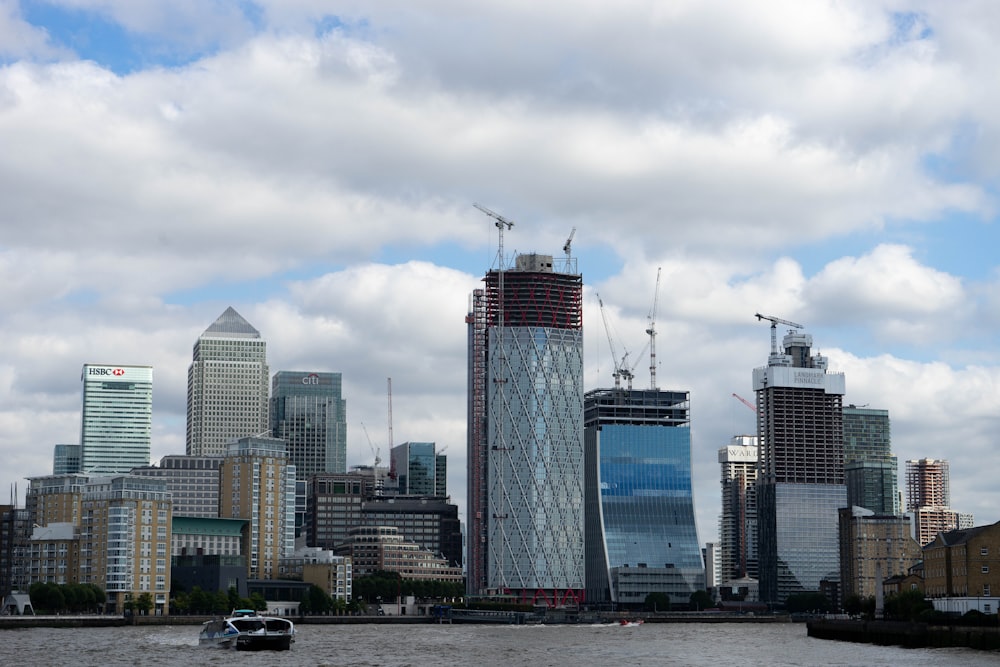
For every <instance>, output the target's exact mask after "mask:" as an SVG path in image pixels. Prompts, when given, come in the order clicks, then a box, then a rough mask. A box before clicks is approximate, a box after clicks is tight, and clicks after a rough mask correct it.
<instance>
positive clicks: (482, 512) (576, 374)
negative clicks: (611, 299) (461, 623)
mask: <svg viewBox="0 0 1000 667" xmlns="http://www.w3.org/2000/svg"><path fill="white" fill-rule="evenodd" d="M498 227H499V224H498ZM567 245H568V244H567ZM501 248H502V244H501ZM500 258H501V261H500V264H502V250H501V253H500ZM484 283H485V287H484V288H483V289H477V290H475V292H474V293H473V295H472V304H471V312H470V313H469V315H468V317H467V318H466V322H467V323H468V331H469V340H468V344H469V377H468V381H469V405H468V420H469V429H468V467H469V480H468V559H467V570H468V590H469V593H470V594H491V593H495V594H504V595H514V596H516V597H518V598H519V599H520V600H522V601H525V602H533V603H539V604H549V605H555V604H563V603H566V602H579V601H581V600H582V597H583V595H582V589H583V586H584V555H583V551H584V535H583V533H584V526H583V308H582V299H583V280H582V277H581V276H580V275H579V274H578V273H577V272H576V266H575V260H572V259H571V258H569V256H568V253H567V258H566V259H565V260H559V261H558V262H553V258H552V256H551V255H539V254H526V255H519V256H518V257H517V258H516V259H515V266H514V267H513V268H512V269H504V268H502V266H501V267H500V268H497V269H493V270H490V271H489V272H488V273H487V274H486V276H485V278H484Z"/></svg>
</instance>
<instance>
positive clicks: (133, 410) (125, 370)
mask: <svg viewBox="0 0 1000 667" xmlns="http://www.w3.org/2000/svg"><path fill="white" fill-rule="evenodd" d="M80 380H81V382H83V412H82V420H81V427H80V468H79V471H81V472H84V473H87V474H90V475H114V474H120V473H127V472H128V471H129V470H131V469H132V468H134V467H136V466H148V465H149V451H150V442H151V439H152V433H153V368H152V367H151V366H114V365H109V364H84V366H83V373H82V374H81V376H80Z"/></svg>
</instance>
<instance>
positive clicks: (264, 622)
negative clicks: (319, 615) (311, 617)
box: [198, 609, 295, 651]
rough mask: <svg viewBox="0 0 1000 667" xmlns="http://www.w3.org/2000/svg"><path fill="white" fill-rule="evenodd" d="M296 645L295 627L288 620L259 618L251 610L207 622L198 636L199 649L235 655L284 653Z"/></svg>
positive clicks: (236, 610) (273, 617) (234, 612)
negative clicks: (230, 651) (227, 650)
mask: <svg viewBox="0 0 1000 667" xmlns="http://www.w3.org/2000/svg"><path fill="white" fill-rule="evenodd" d="M294 641H295V625H294V624H293V623H292V622H291V621H289V620H288V619H287V618H281V617H278V616H261V615H260V614H258V613H257V612H256V611H254V610H253V609H234V610H233V613H231V614H230V615H229V616H227V617H225V618H216V619H213V620H211V621H206V622H205V623H204V624H203V625H202V626H201V634H200V635H199V636H198V644H199V645H200V646H214V647H217V648H234V649H236V650H237V651H287V650H288V649H290V648H291V647H292V642H294Z"/></svg>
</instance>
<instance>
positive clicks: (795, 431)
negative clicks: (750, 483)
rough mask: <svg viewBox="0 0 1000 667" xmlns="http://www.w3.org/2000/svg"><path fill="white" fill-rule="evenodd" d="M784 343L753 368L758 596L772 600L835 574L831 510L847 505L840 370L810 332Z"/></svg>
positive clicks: (834, 521)
mask: <svg viewBox="0 0 1000 667" xmlns="http://www.w3.org/2000/svg"><path fill="white" fill-rule="evenodd" d="M796 326H797V325H796ZM783 347H784V353H783V354H781V353H776V351H774V350H772V353H771V355H770V357H769V359H768V365H767V366H764V367H761V368H755V369H754V371H753V387H754V391H755V392H756V395H757V438H758V444H759V451H758V456H759V457H760V471H759V477H758V486H757V508H758V549H759V569H760V596H761V600H762V601H766V602H778V603H782V602H784V601H785V600H786V599H787V598H788V596H789V595H793V594H795V593H800V592H805V591H810V592H811V591H818V590H819V589H820V583H821V582H822V581H823V580H827V579H829V580H837V579H839V577H840V554H839V546H838V541H837V530H838V515H837V510H838V509H839V508H841V507H844V506H845V505H846V504H847V487H846V485H845V484H844V427H843V410H842V403H843V395H844V391H845V389H844V387H845V384H844V375H843V374H842V373H830V372H828V371H827V359H826V358H825V357H823V356H821V355H818V354H817V355H812V354H810V349H811V347H812V336H810V335H809V334H805V333H795V332H789V333H788V335H786V336H785V337H784V341H783Z"/></svg>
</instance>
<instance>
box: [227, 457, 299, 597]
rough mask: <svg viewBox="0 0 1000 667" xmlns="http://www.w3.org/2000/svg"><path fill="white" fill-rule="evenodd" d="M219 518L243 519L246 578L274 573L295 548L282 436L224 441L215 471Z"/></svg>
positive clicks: (291, 478) (290, 477)
mask: <svg viewBox="0 0 1000 667" xmlns="http://www.w3.org/2000/svg"><path fill="white" fill-rule="evenodd" d="M219 517H220V518H223V519H246V520H247V521H248V522H249V525H248V527H247V538H246V542H245V543H244V545H243V549H242V552H243V554H244V555H246V556H247V574H248V578H249V579H272V578H275V577H277V575H278V573H279V570H278V561H279V559H280V558H282V557H283V556H285V555H286V554H290V553H292V551H293V550H294V548H295V468H294V466H291V465H289V463H288V455H287V454H286V453H285V443H284V441H283V440H277V439H275V438H258V437H247V438H240V439H239V440H237V441H236V442H233V443H230V445H229V447H228V449H227V450H226V455H225V457H224V458H223V461H222V465H221V467H220V473H219Z"/></svg>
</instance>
